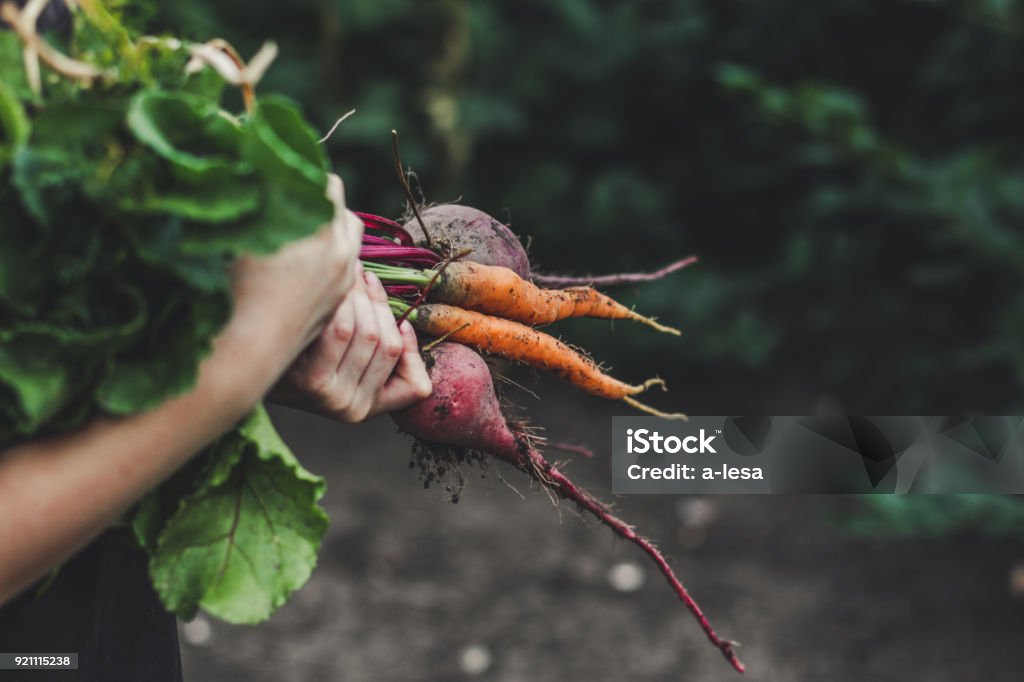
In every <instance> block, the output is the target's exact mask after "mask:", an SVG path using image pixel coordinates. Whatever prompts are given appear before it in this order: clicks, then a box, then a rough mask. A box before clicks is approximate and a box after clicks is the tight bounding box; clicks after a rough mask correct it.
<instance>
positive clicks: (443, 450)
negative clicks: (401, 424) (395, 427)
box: [409, 438, 491, 504]
mask: <svg viewBox="0 0 1024 682" xmlns="http://www.w3.org/2000/svg"><path fill="white" fill-rule="evenodd" d="M490 460H491V458H490V457H488V456H487V455H485V454H484V453H482V452H480V451H479V450H470V449H469V448H460V447H457V446H454V445H441V444H439V443H431V442H429V441H425V440H420V439H419V438H417V439H416V440H415V441H414V442H413V446H412V459H410V460H409V468H410V469H419V480H421V481H423V488H424V489H428V488H430V486H431V484H437V485H440V486H441V489H442V490H444V492H445V493H446V494H447V495H448V496H449V498H450V500H451V502H452V504H458V503H459V496H460V495H461V494H462V490H463V489H464V488H465V487H466V475H465V473H464V472H463V469H464V468H470V467H474V466H475V467H477V468H478V470H479V471H480V472H481V473H480V478H484V477H486V473H485V470H486V469H487V466H488V464H489V462H490Z"/></svg>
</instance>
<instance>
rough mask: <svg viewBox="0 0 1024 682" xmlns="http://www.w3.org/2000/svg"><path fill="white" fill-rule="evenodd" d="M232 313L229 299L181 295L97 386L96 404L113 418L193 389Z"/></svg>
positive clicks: (222, 295) (115, 361)
mask: <svg viewBox="0 0 1024 682" xmlns="http://www.w3.org/2000/svg"><path fill="white" fill-rule="evenodd" d="M230 314H231V305H230V301H229V298H228V295H227V294H226V293H223V292H214V293H210V294H204V295H200V294H197V293H191V292H188V291H187V290H186V291H182V292H180V293H179V294H177V295H176V296H173V297H172V298H171V299H170V300H169V301H167V302H166V303H165V305H164V307H163V309H162V310H160V311H157V312H156V313H154V315H153V318H154V319H153V320H152V321H151V322H150V324H149V328H148V330H147V339H146V340H145V341H144V342H143V343H141V344H140V345H139V346H138V347H136V348H135V349H134V350H133V351H132V352H130V353H127V354H124V355H121V356H118V357H117V358H115V359H113V360H112V361H111V366H110V368H109V370H108V372H107V374H106V376H105V377H104V378H103V380H102V381H101V382H100V384H99V386H97V388H96V402H97V403H98V404H99V405H100V406H101V407H102V408H103V409H105V410H107V411H108V412H111V413H113V414H131V413H134V412H139V411H141V410H147V409H151V408H153V407H156V406H157V405H159V404H160V403H162V402H163V401H165V400H167V399H168V398H171V397H173V396H176V395H181V394H182V393H185V392H186V391H189V390H190V389H192V388H193V387H194V386H195V383H196V378H197V377H198V376H199V363H200V362H201V361H202V360H203V358H205V357H206V356H207V355H209V353H210V351H211V349H212V348H213V337H214V335H215V334H216V333H217V332H218V331H219V330H220V329H221V327H223V325H224V324H225V323H226V322H227V320H228V318H229V317H230Z"/></svg>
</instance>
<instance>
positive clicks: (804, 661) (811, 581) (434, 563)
mask: <svg viewBox="0 0 1024 682" xmlns="http://www.w3.org/2000/svg"><path fill="white" fill-rule="evenodd" d="M544 406H545V409H544V410H543V411H542V410H536V412H538V413H540V414H538V415H537V417H538V421H540V422H541V423H542V424H545V425H547V426H548V427H549V429H548V431H547V434H548V435H549V436H550V437H551V438H552V439H555V440H559V439H563V440H569V441H573V442H587V443H589V444H590V445H592V446H593V447H594V448H595V450H596V453H597V458H596V459H595V460H593V461H586V460H578V461H574V462H573V463H572V464H571V465H570V466H569V472H570V474H572V475H574V476H575V477H576V478H578V479H579V481H580V482H581V483H583V484H584V485H586V486H587V487H588V488H589V489H590V490H591V491H592V492H595V493H599V494H600V496H602V497H604V498H605V499H610V496H609V495H608V494H607V492H605V491H606V490H607V488H608V486H609V481H610V472H609V466H610V465H609V461H608V460H609V457H610V453H609V451H608V440H609V437H610V429H611V421H610V416H611V415H612V414H614V413H615V411H616V406H614V405H611V406H609V405H607V404H605V403H602V402H599V401H596V400H589V399H578V398H574V397H571V396H569V394H556V395H554V396H551V395H548V396H547V397H546V398H545V403H544ZM620 411H621V410H620ZM274 416H275V421H276V423H277V424H278V426H279V428H280V430H281V432H282V435H283V436H284V437H285V439H286V440H287V441H288V442H289V443H290V444H291V445H292V446H293V447H294V448H295V450H296V452H297V453H298V454H299V456H300V457H301V458H302V460H303V461H304V462H305V464H306V466H307V467H308V468H310V469H311V470H313V471H316V472H318V473H320V474H323V475H325V476H326V477H327V478H328V481H329V491H328V494H327V497H326V500H325V504H326V508H327V510H328V513H329V514H330V517H331V522H332V526H331V530H330V531H329V534H328V536H327V538H326V540H325V543H324V547H323V551H322V555H321V562H320V565H319V567H318V568H317V570H316V572H315V573H314V575H313V577H312V579H311V580H310V582H309V583H308V585H307V586H306V587H305V588H303V589H302V590H301V591H299V592H298V593H297V594H296V595H295V596H294V597H293V599H292V600H291V602H290V603H289V604H288V605H287V606H285V607H284V608H282V609H281V610H280V611H279V612H278V613H277V614H276V615H275V616H274V617H273V618H272V619H271V620H270V621H269V622H267V623H265V624H262V625H260V626H257V627H236V626H228V625H225V624H223V623H220V622H217V621H213V620H212V619H207V618H205V617H202V616H201V617H200V619H199V620H197V621H194V622H193V623H191V624H189V625H186V626H184V627H183V632H182V634H183V637H182V648H183V657H184V664H185V673H186V680H187V681H188V682H213V681H216V682H231V681H234V680H238V681H242V680H244V681H245V682H264V681H265V682H271V681H273V682H280V681H284V680H286V681H295V682H307V681H308V682H312V681H314V680H315V681H317V682H320V681H323V680H345V681H348V682H363V681H366V682H371V681H372V682H378V681H384V680H387V681H390V682H412V681H417V682H424V681H431V682H432V681H439V682H440V681H454V680H480V681H485V682H525V681H526V680H529V681H531V682H566V681H567V680H588V681H603V680H613V681H619V680H631V681H632V680H636V681H647V680H650V681H654V680H673V681H677V680H692V681H703V680H728V679H740V678H739V677H738V676H736V674H735V673H733V672H732V671H731V669H730V668H729V667H728V665H727V664H726V662H725V660H724V659H723V658H722V657H721V655H720V654H719V653H718V651H717V650H716V649H714V648H713V647H712V646H711V645H710V644H709V643H708V642H707V641H706V640H705V639H704V636H703V635H702V634H701V632H700V630H699V628H698V626H697V624H696V623H695V622H694V621H693V619H692V618H690V616H689V614H688V613H687V612H686V611H685V610H684V608H683V606H682V604H681V603H680V602H678V601H677V600H676V599H675V597H674V595H672V593H671V592H670V590H669V588H668V587H667V586H666V585H665V584H664V582H663V580H662V578H661V576H660V575H659V574H657V572H656V570H655V569H654V568H653V566H652V565H649V564H648V562H647V560H646V557H645V556H644V555H642V554H641V553H640V552H639V550H637V548H635V547H634V546H632V545H630V544H627V543H625V542H622V541H619V540H615V539H613V536H612V534H611V533H610V532H609V531H607V530H605V529H603V528H599V527H597V526H596V524H595V523H594V522H593V521H592V520H590V519H581V518H580V517H578V516H577V515H576V514H575V513H574V512H572V511H571V510H569V509H568V508H564V507H563V508H562V509H561V510H556V509H554V508H553V507H552V505H551V503H550V502H549V500H548V499H547V497H546V496H545V495H544V494H543V493H542V492H540V491H538V490H535V489H534V490H529V489H528V485H527V482H526V480H525V479H524V478H523V477H522V476H521V475H519V474H517V473H516V472H514V471H508V470H505V471H503V472H501V473H504V475H505V478H507V480H508V483H509V484H511V485H512V486H515V487H516V488H518V490H519V491H520V492H521V493H522V495H523V497H525V499H523V498H522V497H520V496H519V495H517V494H516V492H514V491H513V490H512V489H511V488H510V487H509V486H508V485H506V484H505V483H504V482H502V480H500V479H499V478H498V476H497V475H496V474H495V472H494V471H492V472H490V473H488V474H487V477H486V478H484V479H481V478H479V477H478V476H476V475H474V476H471V477H470V480H469V481H468V485H467V488H466V490H465V492H464V494H463V495H462V498H461V501H460V503H459V504H457V505H453V504H451V503H450V502H448V501H447V499H446V498H445V496H444V495H443V493H442V492H441V491H440V490H438V489H436V488H433V487H432V488H431V489H430V490H427V491H424V490H423V486H422V483H421V482H419V481H418V480H417V478H416V475H415V472H413V471H410V470H409V469H407V468H406V467H407V462H408V459H409V457H408V453H409V444H408V442H407V441H406V440H405V439H404V438H403V437H402V436H400V435H399V434H397V432H396V430H395V428H394V427H393V426H392V424H391V422H390V421H389V420H387V419H377V420H373V421H372V422H371V423H369V424H365V425H361V426H358V427H346V426H341V425H337V424H333V423H331V422H329V421H327V420H323V419H320V418H316V417H310V416H307V415H302V414H300V413H297V412H292V411H288V410H279V411H276V412H275V413H274ZM556 423H557V424H560V425H562V429H561V430H555V429H554V428H553V427H554V424H556ZM616 502H617V506H618V509H619V511H620V513H621V515H622V516H623V517H624V518H625V519H627V520H628V521H630V522H633V523H635V524H636V525H637V526H638V527H639V528H640V529H641V530H642V531H643V532H645V533H646V534H647V535H649V536H650V537H652V538H653V539H655V541H657V542H658V543H659V544H660V545H661V547H662V548H663V549H664V550H666V552H667V553H668V554H669V555H670V560H671V561H672V563H673V565H674V566H675V567H676V569H677V571H678V572H679V573H680V575H681V576H682V578H683V580H684V582H685V583H686V584H687V586H688V587H689V589H690V590H691V592H692V593H693V595H694V596H695V597H696V598H697V599H698V600H699V602H700V603H701V605H702V606H703V607H704V609H705V610H706V612H707V614H708V616H709V617H710V619H711V620H712V622H713V623H714V624H715V625H716V627H717V628H718V630H719V632H720V633H722V634H723V636H726V637H729V638H732V639H736V640H739V641H740V642H742V644H743V646H742V648H741V649H740V650H739V651H740V655H741V657H742V659H743V660H744V661H745V662H746V664H747V666H748V669H749V672H748V675H747V676H746V677H747V679H749V680H751V681H762V680H764V681H769V680H770V681H772V682H782V681H786V680H801V681H803V680H835V681H846V680H849V681H851V682H854V681H856V682H862V681H872V682H873V681H883V680H894V681H895V680H899V681H901V682H902V681H905V680H928V681H929V682H945V681H950V682H952V681H958V682H959V681H962V680H984V681H986V682H1011V681H1016V680H1020V679H1024V672H1022V670H1024V599H1014V598H1013V597H1011V594H1010V588H1009V575H1010V572H1011V570H1012V568H1013V566H1014V565H1015V564H1016V563H1017V562H1019V561H1021V560H1022V559H1024V542H1021V541H1019V540H1018V541H1009V540H996V539H991V538H984V537H980V536H974V535H963V536H959V537H954V538H947V539H942V540H923V539H922V540H917V539H915V540H881V539H874V538H864V537H856V536H851V535H849V534H846V533H844V532H843V531H841V530H840V529H839V528H837V526H836V521H835V520H836V518H837V517H840V516H841V515H842V514H844V513H847V512H849V511H850V509H851V505H853V504H855V503H854V502H853V501H851V500H849V499H843V498H835V497H813V496H808V497H785V496H778V497H753V496H751V497H703V498H699V499H687V498H679V497H674V496H628V497H621V498H619V499H618V500H617V501H616Z"/></svg>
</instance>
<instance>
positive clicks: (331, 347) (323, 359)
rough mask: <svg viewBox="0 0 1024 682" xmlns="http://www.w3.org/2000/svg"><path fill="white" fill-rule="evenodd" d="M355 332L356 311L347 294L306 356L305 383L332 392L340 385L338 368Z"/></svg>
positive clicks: (304, 366) (312, 388)
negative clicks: (338, 383) (338, 382)
mask: <svg viewBox="0 0 1024 682" xmlns="http://www.w3.org/2000/svg"><path fill="white" fill-rule="evenodd" d="M354 333H355V312H354V311H353V309H352V304H351V303H350V301H349V297H346V298H345V300H344V301H342V303H341V305H339V306H338V308H337V310H335V312H334V317H333V318H331V321H330V322H329V323H328V325H327V327H326V328H325V329H324V331H323V332H322V333H321V334H320V336H319V337H318V338H317V340H316V341H315V342H314V343H313V344H312V345H311V346H310V347H309V348H308V349H306V351H305V352H304V354H303V357H302V372H303V375H304V380H303V383H304V384H305V385H306V386H307V388H308V390H310V391H312V392H314V393H315V394H319V395H329V394H330V393H331V392H332V391H333V390H334V389H335V386H336V385H337V381H338V367H339V366H340V365H341V361H342V358H344V357H345V352H346V351H347V350H348V347H349V345H350V344H351V342H352V338H353V336H354Z"/></svg>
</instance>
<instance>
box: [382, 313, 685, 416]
mask: <svg viewBox="0 0 1024 682" xmlns="http://www.w3.org/2000/svg"><path fill="white" fill-rule="evenodd" d="M391 308H392V311H393V312H394V313H395V314H396V315H400V314H403V313H405V312H407V311H408V308H409V306H408V305H407V304H405V303H402V302H401V301H396V300H394V299H392V301H391ZM408 319H409V321H410V322H412V324H413V326H414V327H415V328H416V329H418V330H419V331H421V332H423V333H425V334H429V335H431V336H445V335H447V338H448V339H449V340H451V341H456V342H458V343H463V344H465V345H467V346H471V347H473V348H476V349H478V350H481V351H484V352H486V353H491V354H494V355H500V356H501V357H504V358H508V359H509V360H515V361H517V362H522V363H524V364H527V365H530V366H531V367H536V368H537V369H542V370H545V371H548V372H551V373H552V374H554V375H556V376H558V377H560V378H561V379H564V380H566V381H568V382H569V383H571V384H573V385H574V386H576V387H578V388H580V389H582V390H584V391H586V392H588V393H590V394H592V395H596V396H599V397H602V398H610V399H612V400H622V401H624V402H626V403H628V404H629V405H632V406H634V407H636V408H637V409H639V410H643V411H645V412H648V413H650V414H655V415H657V416H660V417H666V418H675V419H685V418H686V416H685V415H681V414H668V413H664V412H660V411H658V410H655V409H654V408H652V407H649V406H647V405H644V404H642V403H640V402H638V401H636V400H635V399H634V398H633V397H632V396H635V395H637V394H639V393H643V392H644V391H646V390H647V389H649V388H651V387H652V386H661V387H664V385H665V382H664V381H662V380H661V379H658V378H654V379H648V380H647V381H645V382H643V383H642V384H636V385H633V384H627V383H625V382H623V381H620V380H618V379H615V378H614V377H611V376H608V375H607V374H605V373H604V372H602V371H601V369H600V368H599V367H598V366H597V364H596V363H595V362H594V361H593V360H591V359H590V358H587V357H585V356H584V355H582V354H580V353H579V352H577V351H575V350H573V349H572V348H570V347H569V346H568V345H566V344H565V343H563V342H562V341H559V340H558V339H556V338H554V337H553V336H550V335H548V334H545V333H544V332H541V331H538V330H536V329H532V328H530V327H528V326H526V325H524V324H521V323H519V322H514V321H512V320H503V319H499V318H496V317H491V316H489V315H484V314H482V313H478V312H474V311H471V310H463V309H462V308H456V307H454V306H450V305H446V304H444V303H428V304H424V305H421V306H419V307H417V308H415V309H413V310H412V311H411V312H409V315H408Z"/></svg>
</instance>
